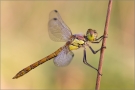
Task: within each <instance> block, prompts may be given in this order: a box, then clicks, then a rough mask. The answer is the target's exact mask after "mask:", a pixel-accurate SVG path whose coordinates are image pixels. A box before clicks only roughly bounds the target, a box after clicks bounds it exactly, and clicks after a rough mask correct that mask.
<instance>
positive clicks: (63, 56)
mask: <svg viewBox="0 0 135 90" xmlns="http://www.w3.org/2000/svg"><path fill="white" fill-rule="evenodd" d="M73 57H74V53H73V52H72V51H69V50H68V49H67V48H66V47H64V48H63V50H62V51H61V52H60V53H59V54H58V56H57V57H55V58H54V64H55V65H56V66H60V67H62V66H66V65H68V64H69V63H70V62H71V60H72V58H73Z"/></svg>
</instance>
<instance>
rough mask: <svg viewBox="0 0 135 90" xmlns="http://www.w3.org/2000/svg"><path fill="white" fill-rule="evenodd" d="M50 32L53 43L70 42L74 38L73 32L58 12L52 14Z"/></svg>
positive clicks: (49, 25)
mask: <svg viewBox="0 0 135 90" xmlns="http://www.w3.org/2000/svg"><path fill="white" fill-rule="evenodd" d="M48 32H49V36H50V38H51V39H52V40H53V41H60V42H63V41H68V40H69V38H70V37H71V36H72V32H71V30H70V29H69V28H68V27H67V26H66V24H65V23H64V21H63V20H62V18H61V16H60V14H59V13H58V11H57V10H53V11H51V12H50V15H49V22H48Z"/></svg>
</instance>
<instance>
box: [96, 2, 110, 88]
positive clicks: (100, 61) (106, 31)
mask: <svg viewBox="0 0 135 90" xmlns="http://www.w3.org/2000/svg"><path fill="white" fill-rule="evenodd" d="M111 8H112V0H109V3H108V10H107V15H106V22H105V28H104V36H107V35H108V26H109V20H110V13H111ZM105 46H106V38H104V39H103V42H102V47H105ZM103 59H104V48H102V49H101V51H100V59H99V65H98V70H99V72H100V73H102V65H103ZM100 81H101V75H99V74H97V81H96V87H95V90H99V89H100Z"/></svg>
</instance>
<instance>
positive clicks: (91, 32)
mask: <svg viewBox="0 0 135 90" xmlns="http://www.w3.org/2000/svg"><path fill="white" fill-rule="evenodd" d="M97 36H98V33H97V32H96V30H93V29H88V30H87V32H86V38H87V40H88V41H90V42H93V41H95V40H96V38H97Z"/></svg>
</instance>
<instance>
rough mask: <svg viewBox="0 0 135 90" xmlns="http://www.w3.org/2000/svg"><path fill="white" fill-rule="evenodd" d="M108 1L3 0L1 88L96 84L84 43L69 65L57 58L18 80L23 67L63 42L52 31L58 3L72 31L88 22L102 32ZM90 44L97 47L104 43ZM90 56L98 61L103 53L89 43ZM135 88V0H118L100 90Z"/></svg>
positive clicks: (88, 86)
mask: <svg viewBox="0 0 135 90" xmlns="http://www.w3.org/2000/svg"><path fill="white" fill-rule="evenodd" d="M107 6H108V1H107V0H106V1H97V0H96V1H61V0H60V1H1V88H2V89H92V90H93V89H94V88H95V83H96V75H97V72H96V71H95V70H93V69H91V68H89V67H88V66H86V65H84V64H83V62H82V57H83V49H79V50H76V51H74V53H75V57H74V59H73V61H72V62H71V64H70V65H69V66H67V67H63V68H59V67H56V66H54V64H53V60H50V61H48V62H46V63H45V64H43V65H41V66H39V67H37V68H36V69H34V70H32V71H31V72H29V73H28V74H26V75H24V76H23V77H20V78H19V79H17V80H13V79H12V77H13V76H14V75H15V74H16V73H17V72H18V71H19V70H21V69H23V68H25V67H26V66H28V65H30V64H32V63H34V62H36V61H37V60H39V59H41V58H43V57H45V56H47V55H49V54H50V53H52V52H54V51H55V50H57V49H58V48H59V47H60V46H62V45H64V43H63V42H62V43H60V42H54V41H52V40H51V39H50V38H49V35H48V29H47V28H48V24H47V23H48V19H49V18H48V17H49V13H50V11H51V10H54V9H57V10H58V11H59V13H60V14H61V16H62V18H63V20H64V21H65V23H66V24H67V25H68V26H69V27H70V29H71V30H72V32H73V33H84V34H85V33H86V30H87V29H88V28H92V29H95V30H97V32H98V33H99V36H101V35H102V34H103V30H104V24H105V19H106V11H107ZM91 46H92V47H93V48H94V49H95V50H96V49H99V47H100V46H101V44H98V45H94V44H91ZM87 59H88V60H89V63H91V64H92V65H93V66H95V67H97V66H98V60H99V53H98V54H96V55H93V54H92V53H91V51H90V50H89V49H87ZM110 89H115V90H120V89H122V90H128V89H130V90H133V89H134V1H132V0H130V1H122V0H119V1H116V0H114V1H113V7H112V12H111V19H110V24H109V33H108V38H107V49H106V50H105V58H104V63H103V76H102V80H101V90H110Z"/></svg>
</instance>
